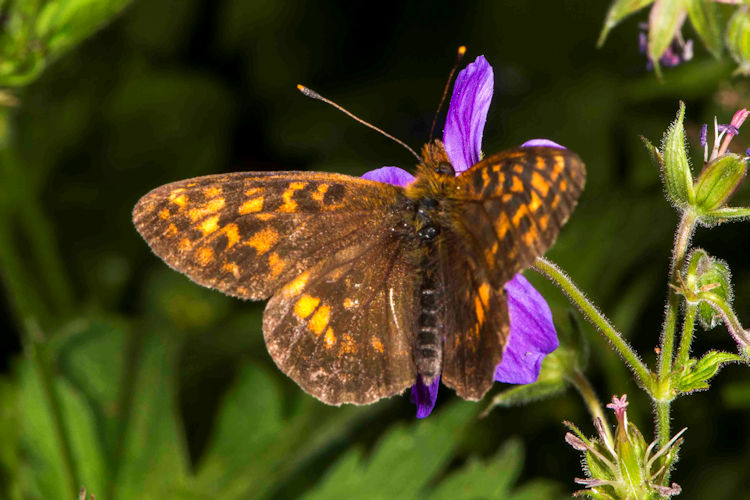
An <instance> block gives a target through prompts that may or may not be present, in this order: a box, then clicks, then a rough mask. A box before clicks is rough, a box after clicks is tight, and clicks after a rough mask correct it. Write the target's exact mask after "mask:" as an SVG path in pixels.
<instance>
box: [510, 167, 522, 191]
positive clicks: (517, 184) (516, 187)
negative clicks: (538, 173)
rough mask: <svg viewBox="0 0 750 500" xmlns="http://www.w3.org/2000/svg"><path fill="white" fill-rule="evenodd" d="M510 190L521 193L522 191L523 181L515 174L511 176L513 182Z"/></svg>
mask: <svg viewBox="0 0 750 500" xmlns="http://www.w3.org/2000/svg"><path fill="white" fill-rule="evenodd" d="M513 170H515V168H514V169H513ZM510 190H511V191H513V192H514V193H523V191H524V188H523V182H521V179H519V178H518V177H516V176H515V175H514V176H513V184H512V185H511V186H510Z"/></svg>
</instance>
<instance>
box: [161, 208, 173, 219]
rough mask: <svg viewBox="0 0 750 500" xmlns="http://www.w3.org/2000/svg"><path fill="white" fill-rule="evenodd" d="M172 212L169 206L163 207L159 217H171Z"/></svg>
mask: <svg viewBox="0 0 750 500" xmlns="http://www.w3.org/2000/svg"><path fill="white" fill-rule="evenodd" d="M169 216H170V213H169V209H168V208H163V209H162V211H161V212H159V218H160V219H169Z"/></svg>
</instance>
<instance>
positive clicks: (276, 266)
mask: <svg viewBox="0 0 750 500" xmlns="http://www.w3.org/2000/svg"><path fill="white" fill-rule="evenodd" d="M268 267H270V268H271V277H272V278H275V277H276V276H278V275H279V274H281V271H283V270H284V261H283V259H281V258H280V257H279V254H277V253H276V252H271V254H270V255H269V256H268Z"/></svg>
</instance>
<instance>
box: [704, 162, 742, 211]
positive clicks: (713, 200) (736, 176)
mask: <svg viewBox="0 0 750 500" xmlns="http://www.w3.org/2000/svg"><path fill="white" fill-rule="evenodd" d="M746 174H747V160H746V159H745V158H743V157H741V156H739V155H736V154H732V153H729V154H725V155H723V156H720V157H719V158H717V159H715V160H714V161H712V162H711V163H710V164H708V166H706V167H705V168H704V169H703V171H702V172H701V174H700V176H699V177H698V180H697V181H696V183H695V202H696V205H697V207H698V208H699V209H700V210H701V211H702V212H710V211H712V210H716V209H717V208H720V207H722V206H723V205H725V204H726V203H727V201H728V200H729V197H730V196H732V193H734V191H735V190H736V189H737V188H738V187H739V185H740V184H741V183H742V180H743V179H744V178H745V175H746Z"/></svg>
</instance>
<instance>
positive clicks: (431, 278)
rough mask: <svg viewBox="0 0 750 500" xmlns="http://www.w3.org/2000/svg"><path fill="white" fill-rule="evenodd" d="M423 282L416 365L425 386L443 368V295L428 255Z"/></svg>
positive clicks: (420, 296) (415, 356)
mask: <svg viewBox="0 0 750 500" xmlns="http://www.w3.org/2000/svg"><path fill="white" fill-rule="evenodd" d="M421 267H422V270H423V280H422V284H421V286H420V290H419V308H420V314H419V323H418V330H417V338H416V345H415V346H414V347H415V349H414V364H415V365H416V367H417V373H418V374H419V375H421V376H422V381H423V383H424V384H425V385H430V383H432V381H433V380H434V379H435V377H436V376H438V375H440V372H441V368H442V365H443V330H444V325H442V317H443V314H442V311H441V310H440V308H441V307H442V305H443V303H444V301H443V300H442V291H441V289H440V286H439V282H438V280H437V279H436V273H435V266H434V263H433V259H432V257H431V256H430V255H429V254H428V255H425V257H424V259H423V262H422V266H421Z"/></svg>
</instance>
